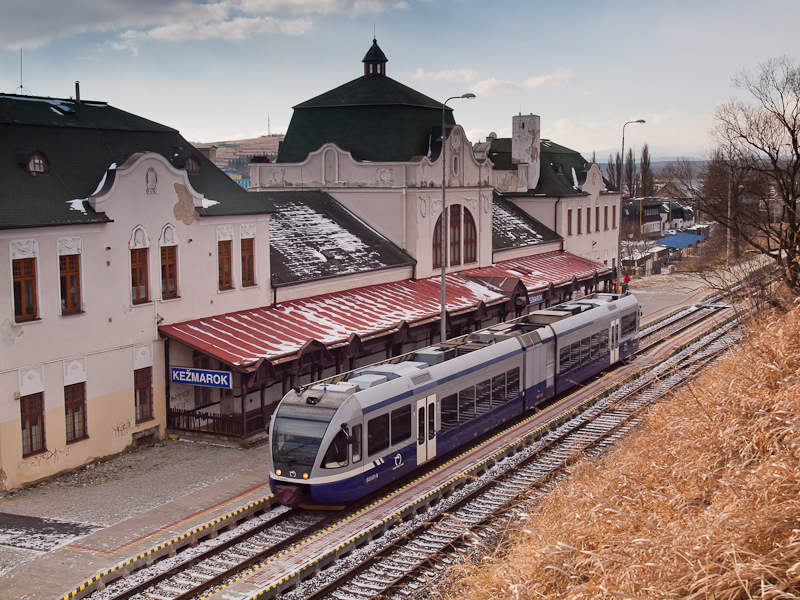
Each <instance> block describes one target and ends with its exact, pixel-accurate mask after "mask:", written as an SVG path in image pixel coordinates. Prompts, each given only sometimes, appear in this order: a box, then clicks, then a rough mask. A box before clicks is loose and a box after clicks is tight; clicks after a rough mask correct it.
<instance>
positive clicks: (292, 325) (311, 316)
mask: <svg viewBox="0 0 800 600" xmlns="http://www.w3.org/2000/svg"><path fill="white" fill-rule="evenodd" d="M440 281H441V280H440V278H438V277H436V278H431V279H425V280H421V281H411V280H406V281H400V282H396V283H387V284H381V285H374V286H368V287H363V288H358V289H354V290H348V291H343V292H335V293H331V294H324V295H322V296H315V297H313V298H306V299H302V300H293V301H291V302H282V303H281V304H279V305H278V308H273V307H272V306H267V307H263V308H256V309H251V310H243V311H239V312H235V313H229V314H225V315H219V316H214V317H207V318H203V319H195V320H193V321H185V322H183V323H176V324H174V325H163V326H161V327H159V331H160V332H161V333H162V334H164V335H166V336H167V337H169V338H171V339H174V340H177V341H179V342H181V343H183V344H186V345H187V346H190V347H192V348H195V349H197V350H199V351H201V352H203V353H205V354H208V355H210V356H214V357H216V358H217V359H219V360H221V361H223V362H225V363H228V364H231V365H237V366H247V365H251V364H253V363H255V362H257V361H259V360H260V359H262V358H264V359H268V360H275V359H278V358H280V357H283V356H287V355H293V354H295V353H296V352H297V351H298V350H299V349H300V348H301V347H302V346H303V345H304V344H306V343H307V342H308V341H309V340H310V339H315V340H317V341H319V342H322V343H323V344H325V345H326V346H331V345H336V344H337V343H345V342H346V341H347V339H348V338H349V337H350V336H351V335H352V334H354V333H356V334H358V335H360V336H362V337H365V336H370V335H374V334H375V333H378V332H385V331H391V330H393V329H396V328H397V327H398V326H399V325H400V324H401V323H402V322H403V321H406V322H408V323H409V325H414V324H418V323H421V322H425V321H432V320H438V319H439V315H440V313H441V285H440ZM506 299H507V297H506V296H505V295H504V294H503V293H501V292H500V291H499V290H493V289H491V288H489V287H486V286H484V285H481V284H480V283H477V282H474V281H467V280H464V279H462V278H460V277H458V276H457V275H452V274H451V275H448V276H447V310H448V312H450V313H451V314H454V313H459V312H463V311H466V310H470V309H473V308H475V307H476V306H477V305H478V304H479V303H480V302H484V303H486V304H489V305H492V304H497V303H500V302H504V301H505V300H506Z"/></svg>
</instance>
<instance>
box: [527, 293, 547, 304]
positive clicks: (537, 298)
mask: <svg viewBox="0 0 800 600" xmlns="http://www.w3.org/2000/svg"><path fill="white" fill-rule="evenodd" d="M543 300H544V292H540V293H538V294H528V306H533V305H534V304H539V303H540V302H542V301H543Z"/></svg>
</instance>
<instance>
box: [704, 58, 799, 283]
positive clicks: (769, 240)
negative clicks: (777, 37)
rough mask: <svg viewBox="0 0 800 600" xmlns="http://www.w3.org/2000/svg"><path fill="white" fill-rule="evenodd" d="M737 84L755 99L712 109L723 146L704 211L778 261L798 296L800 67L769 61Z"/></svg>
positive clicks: (786, 60) (712, 171)
mask: <svg viewBox="0 0 800 600" xmlns="http://www.w3.org/2000/svg"><path fill="white" fill-rule="evenodd" d="M733 84H734V87H736V88H738V89H740V90H743V91H744V92H747V93H748V94H749V95H750V96H751V98H752V99H753V100H755V102H754V103H748V102H745V101H743V100H739V99H729V100H726V101H724V102H723V103H721V104H720V105H719V106H718V107H717V109H716V110H715V112H714V121H715V125H714V130H713V136H714V139H715V141H716V142H717V148H718V149H717V151H716V152H715V154H714V157H712V158H713V160H712V164H711V165H710V167H709V175H710V176H711V177H710V179H712V181H711V182H710V183H711V186H710V188H709V191H708V192H706V193H704V194H703V195H704V196H705V197H706V198H708V199H710V198H712V197H713V198H714V202H710V201H709V202H707V203H706V204H707V207H706V208H707V210H708V211H709V214H712V215H713V216H714V218H715V219H716V220H717V221H719V222H720V223H721V224H722V225H723V226H725V227H727V228H728V229H730V230H731V232H732V233H734V234H736V235H737V237H740V238H741V239H742V240H743V241H745V242H747V243H748V244H750V245H751V246H753V247H754V248H756V249H757V250H758V251H759V252H761V253H763V254H765V255H768V256H770V257H771V258H772V259H774V260H776V261H777V262H778V264H779V265H780V266H781V268H782V271H783V277H784V281H785V282H786V284H787V285H788V286H789V288H790V289H791V290H792V291H793V292H795V293H797V294H800V218H799V217H798V198H800V66H798V65H796V64H795V63H794V61H793V60H792V59H790V58H788V57H785V56H784V57H780V58H773V59H769V60H767V61H765V62H763V63H762V64H761V65H759V67H758V69H757V70H756V71H755V72H748V71H742V72H741V73H740V74H739V75H737V76H736V77H734V79H733ZM729 198H730V200H729ZM728 204H730V210H729V209H728ZM723 205H724V207H725V210H722V206H723ZM712 210H713V211H714V212H713V213H712V212H711V211H712ZM729 215H730V216H729Z"/></svg>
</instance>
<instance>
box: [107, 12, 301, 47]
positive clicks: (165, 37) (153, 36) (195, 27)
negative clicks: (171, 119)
mask: <svg viewBox="0 0 800 600" xmlns="http://www.w3.org/2000/svg"><path fill="white" fill-rule="evenodd" d="M312 29H313V25H312V23H311V20H310V19H307V18H301V19H291V20H281V19H274V18H272V17H253V18H248V17H236V18H233V19H228V20H215V21H209V22H202V21H201V22H190V21H179V22H175V23H170V24H168V25H161V26H159V27H153V28H152V29H149V30H147V31H138V30H128V31H125V32H124V33H123V34H122V35H121V37H122V39H123V41H122V42H119V43H114V44H113V45H112V47H114V48H116V49H133V48H135V46H136V44H137V43H139V42H142V41H145V40H158V41H168V42H181V41H187V40H191V41H206V40H223V41H226V42H241V41H244V40H246V39H249V38H250V37H253V36H255V35H264V34H275V33H277V34H282V35H306V34H308V33H309V32H310V31H311V30H312Z"/></svg>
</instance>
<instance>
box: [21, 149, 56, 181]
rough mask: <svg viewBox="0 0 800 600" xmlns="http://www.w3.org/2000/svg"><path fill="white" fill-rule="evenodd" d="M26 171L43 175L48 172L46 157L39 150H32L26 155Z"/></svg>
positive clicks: (34, 174)
mask: <svg viewBox="0 0 800 600" xmlns="http://www.w3.org/2000/svg"><path fill="white" fill-rule="evenodd" d="M25 166H26V168H27V170H28V173H30V174H31V175H33V176H36V175H38V174H42V175H45V174H47V173H49V172H50V168H49V165H48V163H47V158H45V155H44V154H42V153H41V152H33V153H31V155H30V156H29V157H28V161H27V163H26V164H25Z"/></svg>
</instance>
